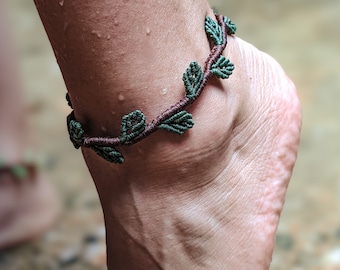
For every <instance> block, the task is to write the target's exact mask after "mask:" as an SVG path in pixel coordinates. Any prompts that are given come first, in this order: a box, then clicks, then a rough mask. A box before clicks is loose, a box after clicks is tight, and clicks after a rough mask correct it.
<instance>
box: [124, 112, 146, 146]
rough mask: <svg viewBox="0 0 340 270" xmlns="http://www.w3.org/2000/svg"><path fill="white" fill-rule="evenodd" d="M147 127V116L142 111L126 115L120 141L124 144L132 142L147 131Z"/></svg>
mask: <svg viewBox="0 0 340 270" xmlns="http://www.w3.org/2000/svg"><path fill="white" fill-rule="evenodd" d="M145 126H146V121H145V115H144V114H143V113H142V112H141V111H140V110H135V111H133V112H131V113H129V114H127V115H124V116H123V118H122V124H121V128H120V132H121V135H120V141H121V142H122V143H125V142H127V141H131V140H132V139H134V138H136V137H137V136H138V135H139V134H141V133H142V132H143V131H144V130H145Z"/></svg>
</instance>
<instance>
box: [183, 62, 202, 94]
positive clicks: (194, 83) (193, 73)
mask: <svg viewBox="0 0 340 270" xmlns="http://www.w3.org/2000/svg"><path fill="white" fill-rule="evenodd" d="M203 79H204V74H203V72H202V69H201V67H200V65H199V64H198V63H197V62H191V63H190V65H189V67H188V68H187V70H186V71H185V72H184V74H183V82H184V86H185V90H186V97H187V98H189V99H195V98H196V96H197V91H198V89H199V88H200V87H201V85H202V82H203Z"/></svg>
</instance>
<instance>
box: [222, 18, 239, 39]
mask: <svg viewBox="0 0 340 270" xmlns="http://www.w3.org/2000/svg"><path fill="white" fill-rule="evenodd" d="M224 22H225V24H226V25H227V27H228V31H227V33H228V35H233V34H235V33H236V29H237V27H236V25H235V23H233V22H232V21H231V20H230V19H229V18H228V17H226V16H224Z"/></svg>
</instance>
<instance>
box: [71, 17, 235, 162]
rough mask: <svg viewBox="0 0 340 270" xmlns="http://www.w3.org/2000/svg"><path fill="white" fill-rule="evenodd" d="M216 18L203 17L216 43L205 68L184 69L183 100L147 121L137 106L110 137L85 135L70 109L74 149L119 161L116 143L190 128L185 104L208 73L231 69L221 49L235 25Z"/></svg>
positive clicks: (198, 90) (224, 75)
mask: <svg viewBox="0 0 340 270" xmlns="http://www.w3.org/2000/svg"><path fill="white" fill-rule="evenodd" d="M216 19H217V22H216V21H215V20H213V19H212V18H210V17H206V19H205V31H206V33H207V35H208V37H209V38H210V39H211V40H212V41H213V43H214V44H215V45H214V47H213V48H212V50H211V52H210V55H209V57H208V58H207V61H206V63H205V67H204V71H202V68H201V67H200V65H199V64H198V63H197V62H191V63H190V65H189V67H188V68H187V69H186V71H185V72H184V74H183V82H184V87H185V90H186V94H185V97H184V98H183V99H182V100H180V101H179V102H178V103H176V104H175V105H174V106H171V107H170V108H169V109H167V110H166V111H164V112H163V113H161V114H160V115H159V116H158V117H157V118H156V119H154V120H153V121H151V122H149V123H147V122H146V117H145V115H144V114H143V113H142V112H141V111H140V110H135V111H133V112H130V113H129V114H127V115H124V116H123V117H122V121H121V129H120V133H121V134H120V136H118V137H113V138H102V137H90V136H87V135H86V133H85V131H84V129H83V127H82V125H81V124H80V123H79V122H77V121H76V119H75V117H74V113H73V111H72V112H71V113H70V114H69V116H68V117H67V127H68V132H69V135H70V139H71V141H72V143H73V145H74V147H75V148H76V149H78V148H79V147H81V146H84V147H88V148H90V149H92V150H93V151H94V152H95V153H96V154H98V155H99V156H100V157H102V158H104V159H105V160H107V161H109V162H112V163H118V164H122V163H123V162H124V157H123V155H122V154H121V153H120V152H119V151H118V150H117V149H116V148H115V147H116V146H123V145H131V144H135V143H137V142H139V141H140V140H142V139H144V138H145V137H147V136H149V135H150V134H151V133H153V132H155V131H157V130H159V129H163V130H166V131H170V132H173V133H176V134H178V135H182V134H184V133H185V131H187V130H188V129H189V128H192V127H193V126H194V121H193V117H192V115H191V114H190V113H189V112H187V111H186V110H184V108H185V107H187V106H189V105H190V104H191V103H193V102H194V101H195V100H196V99H197V98H198V97H199V96H200V94H201V93H202V91H203V89H204V87H205V85H206V84H207V82H208V79H209V78H210V77H211V76H213V75H214V76H216V77H218V78H220V79H228V78H229V76H230V75H231V74H232V72H233V70H234V64H233V63H232V62H230V60H229V59H227V58H225V57H224V56H223V55H222V53H223V51H224V49H225V47H226V46H227V34H229V35H233V34H235V31H236V25H235V24H234V23H233V22H232V21H231V20H230V19H229V18H227V17H224V16H221V15H216ZM66 99H67V101H68V104H69V106H70V107H71V108H72V103H71V99H70V97H69V95H68V94H66Z"/></svg>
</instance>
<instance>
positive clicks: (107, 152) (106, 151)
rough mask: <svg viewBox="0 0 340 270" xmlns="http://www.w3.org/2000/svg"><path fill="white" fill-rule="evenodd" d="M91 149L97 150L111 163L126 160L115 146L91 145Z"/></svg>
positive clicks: (120, 162)
mask: <svg viewBox="0 0 340 270" xmlns="http://www.w3.org/2000/svg"><path fill="white" fill-rule="evenodd" d="M91 149H92V150H93V151H95V152H96V154H97V155H98V156H100V157H102V158H103V159H105V160H107V161H109V162H111V163H119V164H122V163H123V162H124V157H123V155H122V154H121V153H120V152H119V151H117V150H116V149H115V148H114V147H109V146H99V145H91Z"/></svg>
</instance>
